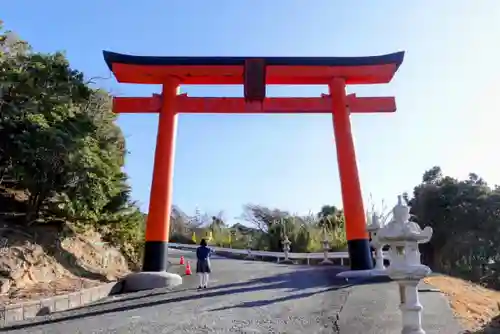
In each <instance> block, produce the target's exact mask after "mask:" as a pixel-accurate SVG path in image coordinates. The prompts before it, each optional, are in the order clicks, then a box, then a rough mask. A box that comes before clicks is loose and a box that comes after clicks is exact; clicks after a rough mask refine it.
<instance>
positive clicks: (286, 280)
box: [0, 267, 381, 332]
mask: <svg viewBox="0 0 500 334" xmlns="http://www.w3.org/2000/svg"><path fill="white" fill-rule="evenodd" d="M339 271H340V270H339V269H338V268H332V267H330V268H327V267H323V268H318V267H297V269H296V270H295V271H292V272H287V273H282V274H278V275H274V276H267V277H261V278H256V279H251V280H248V281H246V282H239V283H232V284H225V285H219V286H214V287H213V288H209V289H206V290H203V292H196V291H193V290H192V289H175V290H169V291H165V290H162V291H161V292H158V293H153V294H147V295H142V296H134V297H131V298H129V299H126V298H124V299H118V300H114V301H109V302H104V303H97V304H95V305H89V306H87V307H85V308H86V310H85V311H83V310H81V311H83V313H79V314H67V313H70V312H75V309H73V310H69V311H66V312H64V313H55V314H52V315H50V316H51V317H53V318H50V319H43V320H38V319H36V318H35V319H32V321H31V322H29V323H24V324H17V325H12V326H9V327H4V328H1V329H0V332H6V331H10V330H15V329H25V328H31V327H36V326H41V325H47V324H55V323H58V322H63V321H70V320H75V319H82V318H88V317H93V316H99V315H104V314H108V313H116V312H124V311H130V310H134V309H139V308H147V307H155V306H159V305H165V304H170V303H176V302H184V301H189V300H198V299H200V298H203V299H206V298H214V297H218V296H224V295H230V294H238V293H247V292H252V291H262V290H277V289H288V292H290V295H288V296H285V297H280V298H276V299H265V300H259V301H251V302H244V303H242V304H239V305H235V306H228V307H224V308H219V309H212V310H209V311H211V312H214V311H221V310H226V309H230V308H245V307H247V308H249V307H260V306H265V305H270V304H273V303H279V302H284V301H289V300H295V299H300V298H306V297H310V296H312V295H315V294H320V293H325V292H330V291H337V290H342V289H345V288H348V287H351V286H353V285H356V284H369V283H379V282H381V281H380V280H379V281H374V280H370V281H363V282H361V281H357V282H354V281H352V282H350V283H348V282H346V281H345V280H344V279H339V278H337V277H335V275H336V273H338V272H339ZM311 288H316V289H317V290H313V291H310V292H303V293H298V294H292V292H294V291H300V290H305V289H311ZM189 290H190V291H193V292H194V293H193V294H191V295H185V296H172V297H171V298H168V299H161V300H155V301H149V302H138V303H134V304H128V305H127V303H129V302H130V301H133V300H134V299H141V298H148V297H152V296H159V295H165V294H171V293H172V294H173V293H176V292H177V293H178V292H183V291H184V292H186V291H189ZM106 304H108V305H109V306H111V304H116V305H118V304H120V305H121V306H116V307H109V308H106V309H100V310H99V309H97V310H96V308H100V307H102V306H104V305H106ZM124 304H125V305H124ZM65 313H66V314H65Z"/></svg>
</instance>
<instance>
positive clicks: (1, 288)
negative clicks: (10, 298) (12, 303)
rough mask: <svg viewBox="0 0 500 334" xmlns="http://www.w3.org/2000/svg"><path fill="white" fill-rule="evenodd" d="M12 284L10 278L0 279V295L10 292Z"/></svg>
mask: <svg viewBox="0 0 500 334" xmlns="http://www.w3.org/2000/svg"><path fill="white" fill-rule="evenodd" d="M11 286H12V282H11V280H10V279H8V278H0V295H4V294H6V293H8V292H9V290H10V287H11Z"/></svg>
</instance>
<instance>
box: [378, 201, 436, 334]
mask: <svg viewBox="0 0 500 334" xmlns="http://www.w3.org/2000/svg"><path fill="white" fill-rule="evenodd" d="M409 219H410V208H409V207H408V206H406V205H404V204H403V200H402V197H401V196H398V204H397V205H396V206H395V207H394V209H393V219H392V221H391V222H389V223H388V224H387V225H385V226H384V227H383V228H381V229H380V230H379V232H378V233H377V236H376V239H377V243H379V244H388V245H389V246H390V247H391V248H390V265H389V267H388V268H387V270H386V271H387V274H388V275H389V277H390V278H391V279H393V280H395V281H396V282H397V283H398V284H399V291H400V296H401V305H400V309H401V312H402V317H403V330H402V333H404V334H425V331H424V330H423V328H422V320H421V313H422V305H421V304H420V301H419V298H418V287H417V286H418V283H419V282H420V280H421V279H422V278H424V277H426V276H428V275H429V274H430V273H431V270H430V268H429V267H427V266H425V265H423V264H422V263H421V262H420V252H419V250H418V244H421V243H427V242H429V240H430V239H431V237H432V228H431V227H429V226H427V227H425V228H424V229H423V230H422V229H421V228H420V226H418V224H416V223H414V222H411V221H410V220H409Z"/></svg>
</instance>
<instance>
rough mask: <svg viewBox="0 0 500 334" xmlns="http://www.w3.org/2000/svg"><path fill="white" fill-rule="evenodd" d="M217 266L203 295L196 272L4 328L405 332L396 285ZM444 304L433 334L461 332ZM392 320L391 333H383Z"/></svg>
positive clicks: (262, 266)
mask: <svg viewBox="0 0 500 334" xmlns="http://www.w3.org/2000/svg"><path fill="white" fill-rule="evenodd" d="M180 255H184V256H185V257H186V259H187V260H190V261H191V264H192V267H193V270H194V268H195V260H194V256H193V255H194V254H193V253H191V252H182V251H178V250H174V251H172V252H171V253H170V259H171V261H172V263H178V261H179V256H180ZM212 267H213V273H212V275H211V279H210V283H209V287H208V289H204V290H197V286H198V277H197V276H196V274H195V273H194V272H193V275H192V276H185V277H184V283H183V285H182V286H180V287H177V288H174V289H173V290H170V291H168V290H166V289H163V290H153V291H146V292H139V293H134V294H125V295H120V296H115V297H109V298H107V299H105V300H102V301H100V302H97V303H95V304H93V305H91V306H87V307H84V308H81V309H76V310H71V311H66V312H61V313H57V314H53V315H50V316H47V317H39V318H35V319H33V320H29V321H25V322H22V323H19V324H18V325H15V326H11V327H7V328H3V329H0V332H7V333H13V334H14V333H33V334H35V333H64V334H76V333H155V334H160V333H174V334H175V333H191V334H194V333H196V334H197V333H289V334H291V333H301V334H314V333H318V334H320V333H328V334H334V333H345V334H356V333H363V334H371V333H400V332H401V325H400V313H399V311H398V310H397V301H395V300H393V298H397V296H396V297H394V296H392V297H391V294H388V293H387V291H392V290H394V287H392V288H391V287H390V286H388V287H382V286H379V287H376V285H372V286H371V287H370V286H369V285H365V286H364V287H362V286H361V287H348V286H347V285H346V283H345V282H344V281H343V280H339V279H337V278H335V275H336V273H337V272H338V269H336V268H334V267H319V266H309V267H308V266H297V265H280V264H276V263H267V262H258V261H255V262H254V261H242V260H230V259H225V258H221V257H217V256H215V257H214V258H213V259H212ZM171 271H177V272H178V273H183V272H184V267H183V266H179V265H174V266H172V268H171ZM383 284H394V283H383ZM363 289H364V290H363ZM381 293H382V295H380V294H381ZM391 293H392V294H393V295H394V292H391ZM348 296H351V297H349V298H350V299H349V300H350V301H351V302H348ZM440 302H442V303H444V304H443V305H445V306H444V308H446V301H444V300H441V299H440V300H438V303H437V304H433V305H434V306H436V307H434V308H429V310H431V311H432V312H437V313H436V316H435V317H434V318H435V319H437V320H436V321H439V322H440V323H441V322H443V323H444V325H441V324H438V325H439V326H437V327H436V326H434V325H432V326H430V327H431V328H432V329H434V328H435V329H436V330H435V331H434V330H431V331H428V332H427V333H444V332H446V333H449V334H454V333H457V332H456V331H449V330H445V331H444V332H443V330H444V327H443V326H446V322H449V321H448V318H446V317H442V316H440V313H439V312H440V310H441V309H442V308H443V307H442V305H441V304H439V303H440ZM433 303H434V302H433ZM392 304H394V305H392ZM377 305H378V306H377ZM426 307H427V306H426ZM343 309H344V310H343ZM342 310H343V311H342ZM436 310H437V311H436ZM341 311H342V313H341V314H342V316H341V317H340V318H339V316H338V315H339V313H340V312H341ZM450 314H451V313H450ZM424 316H425V315H424ZM384 318H387V319H384ZM451 320H452V321H453V319H451ZM433 321H434V320H433ZM386 322H387V323H388V324H390V326H388V327H390V328H386V327H385V325H384V323H386ZM375 326H376V327H378V328H375Z"/></svg>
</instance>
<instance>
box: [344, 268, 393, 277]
mask: <svg viewBox="0 0 500 334" xmlns="http://www.w3.org/2000/svg"><path fill="white" fill-rule="evenodd" d="M380 276H386V277H388V275H387V270H384V269H368V270H346V271H343V272H341V273H338V274H337V277H341V278H364V277H380Z"/></svg>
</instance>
